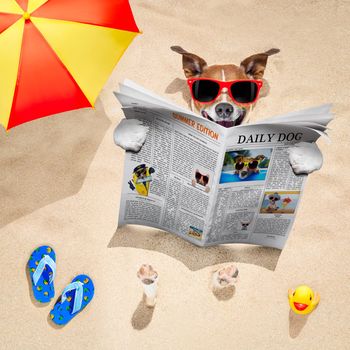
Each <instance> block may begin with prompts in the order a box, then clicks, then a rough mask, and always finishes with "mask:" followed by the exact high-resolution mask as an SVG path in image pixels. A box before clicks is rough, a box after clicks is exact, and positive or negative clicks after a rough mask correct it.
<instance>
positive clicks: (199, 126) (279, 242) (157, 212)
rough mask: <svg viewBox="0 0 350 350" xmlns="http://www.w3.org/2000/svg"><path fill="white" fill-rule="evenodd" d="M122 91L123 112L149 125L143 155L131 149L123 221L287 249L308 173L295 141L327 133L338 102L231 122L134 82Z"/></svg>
mask: <svg viewBox="0 0 350 350" xmlns="http://www.w3.org/2000/svg"><path fill="white" fill-rule="evenodd" d="M115 95H116V97H117V98H118V100H119V101H120V103H121V104H122V109H123V112H124V114H125V117H126V118H131V119H139V120H140V121H141V122H142V124H143V125H146V126H148V127H149V133H148V136H147V139H146V142H145V144H144V145H143V147H142V149H141V150H140V152H138V153H134V152H126V156H125V166H124V180H123V186H122V194H121V204H120V212H119V224H118V227H120V226H123V225H125V224H136V225H145V226H151V227H155V228H159V229H162V230H165V231H168V232H171V233H174V234H176V235H178V236H180V237H182V238H184V239H186V240H188V241H190V242H192V243H194V244H196V245H198V246H210V245H216V244H224V243H249V244H258V245H264V246H269V247H275V248H279V249H282V248H283V246H284V244H285V242H286V240H287V238H288V234H289V232H290V231H291V229H292V225H293V222H294V219H295V215H296V212H297V208H298V206H299V203H300V200H301V194H302V192H303V188H304V186H305V182H306V178H307V175H298V176H297V175H295V174H294V172H293V171H292V168H291V166H290V164H289V157H288V152H287V150H288V147H289V146H291V145H293V144H295V143H298V142H301V141H305V142H315V141H316V140H317V139H318V138H319V137H320V136H322V135H323V136H325V137H327V135H326V129H327V124H328V123H329V121H330V120H331V119H332V115H331V112H330V109H331V105H322V106H320V107H316V108H310V109H307V110H303V111H299V112H295V113H289V114H287V115H281V116H277V117H274V118H270V119H266V120H264V121H263V122H261V123H256V124H249V125H240V126H237V127H233V128H225V127H222V126H220V125H218V124H216V123H214V122H211V121H209V120H207V119H205V118H203V117H201V116H199V115H197V114H195V113H193V112H192V111H189V110H187V109H184V108H182V107H179V106H177V105H175V104H173V103H171V102H168V101H166V100H165V99H163V98H161V97H159V96H157V95H155V94H154V93H152V92H150V91H147V90H145V89H144V88H142V87H141V86H139V85H137V84H135V83H133V82H131V81H128V80H127V81H125V82H124V83H123V84H121V85H120V91H119V92H116V93H115Z"/></svg>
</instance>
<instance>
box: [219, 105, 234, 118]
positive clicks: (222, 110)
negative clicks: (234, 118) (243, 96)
mask: <svg viewBox="0 0 350 350" xmlns="http://www.w3.org/2000/svg"><path fill="white" fill-rule="evenodd" d="M215 112H216V114H217V115H218V117H220V118H229V117H230V116H231V114H232V112H233V106H232V105H230V104H229V103H219V104H218V105H217V106H216V107H215Z"/></svg>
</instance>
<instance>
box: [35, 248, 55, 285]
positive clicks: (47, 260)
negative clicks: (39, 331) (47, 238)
mask: <svg viewBox="0 0 350 350" xmlns="http://www.w3.org/2000/svg"><path fill="white" fill-rule="evenodd" d="M46 265H47V266H49V267H50V269H51V270H52V275H51V276H50V283H52V281H53V280H54V279H55V276H56V263H55V262H54V261H53V260H52V258H51V257H50V256H49V255H44V257H43V258H42V259H41V260H40V261H39V264H38V266H37V267H36V270H35V271H34V273H33V283H34V285H35V286H36V285H37V283H38V281H39V279H40V276H41V275H42V273H43V272H44V268H45V266H46Z"/></svg>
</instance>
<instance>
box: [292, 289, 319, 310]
mask: <svg viewBox="0 0 350 350" xmlns="http://www.w3.org/2000/svg"><path fill="white" fill-rule="evenodd" d="M288 299H289V306H290V308H291V309H292V310H293V311H294V312H295V313H296V314H299V315H307V314H309V313H310V312H312V311H313V310H314V309H315V307H316V306H317V305H318V303H319V302H320V295H319V294H318V293H314V292H313V291H312V289H311V288H310V287H308V286H305V285H304V286H299V287H297V288H296V290H295V291H294V292H293V290H292V289H289V290H288Z"/></svg>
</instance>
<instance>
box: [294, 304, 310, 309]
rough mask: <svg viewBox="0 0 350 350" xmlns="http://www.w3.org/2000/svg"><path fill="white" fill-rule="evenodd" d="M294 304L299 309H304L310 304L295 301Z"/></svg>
mask: <svg viewBox="0 0 350 350" xmlns="http://www.w3.org/2000/svg"><path fill="white" fill-rule="evenodd" d="M294 306H295V308H296V309H297V310H298V311H304V310H305V309H306V308H307V307H308V306H309V305H307V304H301V303H294Z"/></svg>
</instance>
